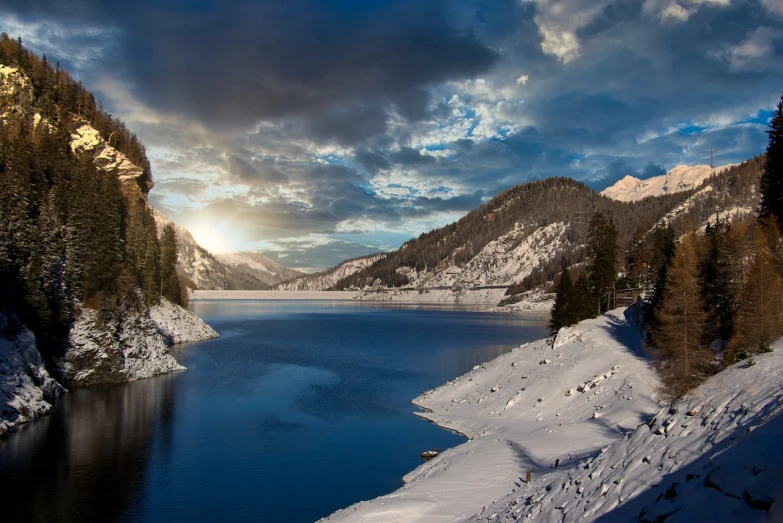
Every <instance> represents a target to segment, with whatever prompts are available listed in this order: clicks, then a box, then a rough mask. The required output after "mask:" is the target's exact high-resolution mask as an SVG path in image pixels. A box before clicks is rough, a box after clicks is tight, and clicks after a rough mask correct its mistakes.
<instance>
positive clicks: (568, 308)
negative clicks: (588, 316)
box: [549, 264, 579, 332]
mask: <svg viewBox="0 0 783 523" xmlns="http://www.w3.org/2000/svg"><path fill="white" fill-rule="evenodd" d="M576 307H577V303H576V293H575V292H574V285H573V283H572V281H571V275H570V274H569V272H568V268H567V267H565V264H564V266H563V274H562V275H561V276H560V281H559V282H558V284H557V291H556V295H555V305H554V307H553V308H552V317H551V319H550V320H549V327H550V328H551V329H552V332H557V331H558V330H559V329H560V328H561V327H568V326H569V325H573V324H574V323H576V322H577V321H579V320H578V318H577V310H576Z"/></svg>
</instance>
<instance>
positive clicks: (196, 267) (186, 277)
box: [152, 209, 298, 290]
mask: <svg viewBox="0 0 783 523" xmlns="http://www.w3.org/2000/svg"><path fill="white" fill-rule="evenodd" d="M152 215H153V217H154V218H155V223H157V225H158V230H159V231H161V232H162V231H163V230H164V228H165V227H167V226H171V227H172V228H173V230H174V232H175V234H176V239H177V273H178V274H179V275H180V279H181V280H182V284H183V287H186V288H189V289H194V290H195V289H204V290H265V289H269V288H270V286H271V285H272V284H274V283H277V282H278V281H280V280H282V279H283V278H284V277H285V276H283V277H280V278H277V279H275V278H274V276H273V275H272V274H270V273H269V271H266V270H265V271H261V270H257V269H254V268H251V267H249V266H248V265H247V264H248V263H252V261H251V260H249V259H242V258H241V257H239V262H240V263H230V260H226V259H220V257H221V256H222V255H215V254H212V253H211V252H209V251H208V250H207V249H205V248H204V247H202V246H201V245H199V244H198V243H197V242H196V240H195V238H193V235H192V234H190V231H188V230H187V229H185V228H184V227H180V226H179V225H177V224H175V223H174V222H172V221H171V220H169V219H168V218H166V216H164V214H163V213H162V212H160V211H159V210H157V209H152ZM269 261H270V262H271V260H269ZM292 273H293V274H298V273H296V272H295V271H292Z"/></svg>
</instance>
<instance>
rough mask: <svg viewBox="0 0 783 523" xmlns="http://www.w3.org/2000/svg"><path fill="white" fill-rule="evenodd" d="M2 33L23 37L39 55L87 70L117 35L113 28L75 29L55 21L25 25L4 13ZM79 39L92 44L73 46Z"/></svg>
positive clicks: (86, 26) (83, 27) (26, 44)
mask: <svg viewBox="0 0 783 523" xmlns="http://www.w3.org/2000/svg"><path fill="white" fill-rule="evenodd" d="M0 30H2V31H3V32H5V33H7V34H8V35H9V36H10V37H11V38H21V39H22V42H23V43H24V45H25V46H26V47H29V48H31V49H33V50H34V51H36V52H38V53H40V54H46V55H48V56H49V57H50V58H52V57H54V58H55V59H58V60H69V61H70V62H71V63H72V64H73V65H74V66H75V67H77V68H78V69H85V68H88V67H89V65H90V64H91V63H92V62H94V61H96V60H97V59H99V58H100V57H101V56H102V55H103V53H104V51H105V49H106V47H108V46H109V45H110V41H111V39H112V38H113V37H114V36H115V33H116V31H115V29H113V28H111V27H99V26H90V25H83V26H80V27H78V28H75V27H73V26H68V27H66V26H64V25H61V24H58V23H56V22H53V21H40V22H26V21H23V20H20V19H19V18H17V17H16V16H14V15H13V14H9V13H3V16H2V19H0ZM79 40H81V41H88V42H89V43H90V45H83V44H82V45H71V44H70V42H72V41H79ZM71 72H73V71H71Z"/></svg>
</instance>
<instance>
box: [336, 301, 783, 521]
mask: <svg viewBox="0 0 783 523" xmlns="http://www.w3.org/2000/svg"><path fill="white" fill-rule="evenodd" d="M631 310H632V309H629V310H626V311H625V312H623V310H622V309H618V310H617V311H613V312H611V313H610V314H609V315H608V316H605V317H603V318H597V319H594V320H588V321H585V322H582V323H580V324H579V325H577V326H575V327H571V328H567V329H562V330H561V331H560V332H559V333H558V335H557V338H556V339H555V340H554V343H553V342H552V340H551V339H550V340H542V341H538V342H533V343H531V344H528V345H524V346H522V347H520V348H518V349H516V350H515V351H513V352H511V353H509V354H506V355H504V356H501V357H499V358H497V359H495V360H493V361H491V362H489V363H486V364H483V365H481V366H478V367H475V368H474V369H473V371H471V372H469V373H468V374H466V375H464V376H461V377H459V378H457V379H455V380H452V381H450V382H448V383H447V384H445V385H444V386H442V387H439V388H437V389H435V390H433V391H429V392H426V393H424V394H423V395H422V396H421V397H419V398H417V399H416V400H414V403H415V404H417V405H419V406H420V407H421V408H423V409H425V411H426V412H425V413H422V414H419V415H420V416H421V417H423V418H426V419H428V420H431V421H433V422H434V423H436V424H438V425H440V426H442V427H444V428H447V429H449V430H454V431H457V432H459V433H462V434H464V435H466V436H467V437H468V438H469V441H468V442H467V443H464V444H462V445H460V446H458V447H456V448H453V449H450V450H447V451H445V452H443V453H442V454H441V455H440V456H438V457H437V458H435V459H433V460H431V461H429V462H427V463H425V464H423V465H421V466H420V467H419V468H418V469H416V470H414V471H413V472H411V473H410V474H408V475H407V476H406V477H405V478H404V480H405V486H404V487H403V488H401V489H399V490H398V491H396V492H393V493H391V494H389V495H387V496H383V497H380V498H377V499H375V500H372V501H370V502H363V503H359V504H357V505H354V506H352V507H349V508H347V509H344V510H342V511H339V512H337V513H335V514H333V515H332V516H330V517H329V518H328V519H329V520H330V521H376V522H378V521H400V520H404V521H518V520H526V521H536V522H539V521H541V522H555V521H557V522H571V521H603V522H615V521H622V522H627V521H639V522H653V521H657V522H662V521H664V520H665V521H666V522H667V523H671V522H692V521H715V522H730V521H731V522H733V521H759V522H761V521H783V503H779V502H777V503H776V501H777V500H780V499H783V447H782V446H781V445H780V441H781V439H783V416H780V415H779V414H781V411H783V401H781V400H783V392H781V390H780V383H781V380H782V379H783V340H778V342H777V343H775V344H774V345H773V348H774V352H772V353H769V354H762V355H758V356H756V357H755V359H754V360H753V362H752V363H749V362H747V361H745V362H740V363H738V364H735V365H733V366H732V367H730V368H728V369H727V370H724V371H723V372H721V373H719V374H718V375H716V376H714V377H712V378H710V379H709V380H708V381H706V382H705V383H703V384H702V385H701V386H700V387H699V388H697V389H696V390H695V391H693V393H691V394H690V395H689V396H687V397H686V398H684V399H682V400H680V401H679V402H677V403H676V404H674V405H673V406H672V407H668V406H667V407H663V408H662V407H660V406H659V405H658V404H657V403H656V402H655V400H654V390H655V387H656V385H657V380H656V377H655V375H654V374H653V372H652V371H651V369H650V368H648V366H647V363H646V361H645V359H644V358H643V357H642V355H643V353H642V349H641V342H640V339H639V335H638V333H637V331H636V329H635V328H634V327H633V326H632V325H633V324H634V323H635V321H634V318H633V317H632V316H631V313H630V312H629V311H631ZM422 450H425V449H422ZM528 470H531V471H532V481H531V482H530V483H529V484H528V483H527V481H526V473H527V471H528Z"/></svg>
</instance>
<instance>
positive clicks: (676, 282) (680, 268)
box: [651, 237, 713, 398]
mask: <svg viewBox="0 0 783 523" xmlns="http://www.w3.org/2000/svg"><path fill="white" fill-rule="evenodd" d="M656 318H657V320H658V324H657V325H656V326H655V327H654V329H653V331H652V337H651V338H652V341H653V344H654V345H655V346H656V347H657V348H658V349H659V350H660V351H661V356H662V361H663V363H662V365H661V377H662V379H663V383H664V387H665V392H666V393H667V394H668V395H671V396H672V397H675V398H676V397H679V396H681V395H682V394H684V393H685V392H686V391H688V390H690V389H691V388H692V387H694V386H696V385H697V384H698V383H700V382H701V381H702V380H703V379H704V378H705V377H706V376H708V375H709V374H710V373H711V372H712V370H713V369H712V368H711V366H710V364H711V362H712V351H711V350H710V348H709V347H708V346H706V345H705V344H704V342H703V338H704V336H703V333H704V328H705V326H706V323H707V313H706V312H705V310H704V300H703V299H702V296H701V282H700V280H699V273H698V257H697V253H696V248H695V245H694V240H693V238H692V237H688V238H686V239H685V240H684V241H683V242H682V243H681V244H680V245H679V246H678V247H677V250H676V252H675V254H674V257H673V259H672V266H671V268H670V269H669V273H668V277H667V283H666V292H665V293H664V299H663V302H662V303H661V304H660V307H659V310H658V311H657V313H656Z"/></svg>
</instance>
